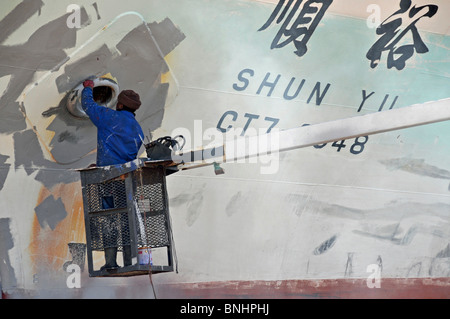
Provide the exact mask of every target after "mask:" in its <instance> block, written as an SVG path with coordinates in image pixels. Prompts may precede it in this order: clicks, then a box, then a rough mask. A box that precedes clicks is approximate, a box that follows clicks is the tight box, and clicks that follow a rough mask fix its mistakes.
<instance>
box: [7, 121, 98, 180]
mask: <svg viewBox="0 0 450 319" xmlns="http://www.w3.org/2000/svg"><path fill="white" fill-rule="evenodd" d="M13 140H14V154H15V163H14V166H15V168H16V169H17V168H19V167H23V168H24V169H25V171H26V172H27V174H28V175H30V174H32V173H33V172H34V171H35V170H36V169H38V170H39V172H38V173H37V174H36V177H35V179H36V180H37V181H39V182H41V183H42V184H43V185H44V186H45V187H47V188H49V189H50V188H51V187H52V186H54V185H56V184H59V183H64V184H68V183H72V182H75V181H77V180H78V179H79V173H78V172H76V171H72V170H68V169H67V168H66V167H64V166H61V165H59V164H58V163H54V162H52V161H49V160H47V159H45V158H44V154H43V153H42V149H41V146H40V144H39V140H38V138H37V136H36V133H35V132H34V131H32V130H27V131H23V132H16V133H14V135H13ZM91 157H92V156H91ZM88 160H89V159H88ZM90 161H91V160H89V162H90ZM87 163H88V162H87V161H85V162H84V163H83V164H84V165H86V164H87ZM86 166H87V165H86Z"/></svg>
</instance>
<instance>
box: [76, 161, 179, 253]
mask: <svg viewBox="0 0 450 319" xmlns="http://www.w3.org/2000/svg"><path fill="white" fill-rule="evenodd" d="M99 177H101V175H99ZM91 180H93V179H91ZM165 187H166V186H165V171H164V168H163V167H158V168H146V169H137V170H134V171H133V172H130V173H126V174H124V175H121V176H119V177H116V178H114V179H111V180H108V181H106V182H101V183H92V184H85V185H84V186H83V200H84V204H85V209H86V211H87V222H88V224H87V226H86V227H87V228H88V229H89V234H90V238H89V239H88V247H89V248H90V250H92V251H94V250H97V251H101V250H104V249H105V248H111V247H117V248H118V250H119V251H123V247H124V246H128V245H131V243H132V242H136V243H137V245H138V247H151V248H155V247H164V246H168V247H169V246H170V245H171V243H170V240H171V239H170V229H169V226H170V221H169V220H168V207H167V198H166V189H165ZM127 194H128V195H127ZM127 196H130V197H129V198H130V199H131V198H132V199H133V200H134V203H135V204H136V205H134V207H128V206H127V205H128V204H130V203H131V201H129V202H127ZM135 211H136V214H135ZM129 214H132V215H129ZM134 229H135V231H136V232H134ZM131 236H136V237H133V238H131Z"/></svg>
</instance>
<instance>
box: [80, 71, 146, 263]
mask: <svg viewBox="0 0 450 319" xmlns="http://www.w3.org/2000/svg"><path fill="white" fill-rule="evenodd" d="M83 86H84V89H83V91H82V93H81V106H82V108H83V110H84V111H85V113H86V114H87V115H88V116H89V118H90V120H91V121H92V123H93V124H94V125H95V126H96V127H97V163H96V165H97V166H108V165H115V164H124V163H127V162H129V161H132V160H135V159H136V158H137V155H138V152H139V149H140V148H141V146H142V143H143V140H144V133H143V132H142V128H141V126H140V125H139V123H138V122H137V121H136V119H135V112H136V110H138V109H139V107H140V106H141V101H140V98H139V95H138V94H137V93H136V92H134V91H132V90H124V91H122V92H120V94H119V96H118V98H117V99H118V100H117V105H116V110H113V109H110V108H107V107H104V106H100V105H98V104H97V103H96V102H95V101H94V96H93V88H94V82H93V81H91V80H86V81H84V82H83ZM99 191H101V192H102V193H105V194H102V209H110V208H118V207H115V206H114V202H126V194H125V187H124V186H122V187H120V185H119V186H117V187H115V188H114V190H113V191H111V190H109V192H110V193H106V191H105V190H99ZM114 198H115V199H116V200H114ZM105 223H106V224H107V225H106V224H105V225H99V227H101V228H105V231H103V230H102V234H103V236H102V238H103V248H104V251H105V260H106V263H105V265H104V266H103V267H102V268H101V270H103V269H116V268H118V267H119V266H118V265H117V262H116V257H117V250H118V247H119V242H121V246H122V250H123V259H124V266H129V265H131V246H130V243H129V242H126V241H127V240H124V238H122V239H121V240H119V237H118V236H119V230H120V229H122V231H121V232H120V233H122V235H123V233H124V229H128V227H127V226H128V218H127V216H126V217H125V218H124V219H123V220H121V222H120V224H117V221H116V219H114V218H107V219H106V220H105ZM106 230H107V231H106ZM122 237H123V236H122ZM125 237H126V236H125ZM128 237H129V236H128ZM128 241H129V239H128Z"/></svg>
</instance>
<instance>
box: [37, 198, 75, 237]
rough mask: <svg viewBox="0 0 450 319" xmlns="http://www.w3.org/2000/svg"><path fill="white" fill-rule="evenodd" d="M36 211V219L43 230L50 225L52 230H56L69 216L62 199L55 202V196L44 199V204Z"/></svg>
mask: <svg viewBox="0 0 450 319" xmlns="http://www.w3.org/2000/svg"><path fill="white" fill-rule="evenodd" d="M34 211H35V212H36V217H37V219H38V221H39V225H40V226H41V228H44V227H45V226H46V225H48V226H49V227H50V229H51V230H55V228H56V226H57V225H58V223H59V222H60V221H62V220H63V219H64V218H66V216H67V212H66V209H65V207H64V204H63V202H62V200H61V198H58V199H57V200H55V198H54V197H53V195H51V196H48V197H47V198H46V199H44V200H43V201H42V203H41V204H40V205H39V206H37V207H36V208H35V209H34Z"/></svg>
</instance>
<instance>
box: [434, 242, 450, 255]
mask: <svg viewBox="0 0 450 319" xmlns="http://www.w3.org/2000/svg"><path fill="white" fill-rule="evenodd" d="M436 258H450V244H447V247H445V248H444V249H442V250H441V251H440V252H438V253H437V255H436Z"/></svg>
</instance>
